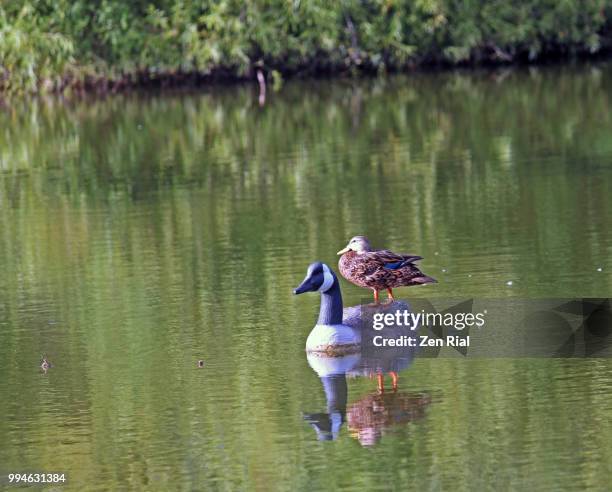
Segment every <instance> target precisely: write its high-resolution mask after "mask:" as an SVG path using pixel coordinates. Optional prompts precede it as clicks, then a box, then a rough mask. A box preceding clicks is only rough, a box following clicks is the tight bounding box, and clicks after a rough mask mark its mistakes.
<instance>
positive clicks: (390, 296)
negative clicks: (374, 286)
mask: <svg viewBox="0 0 612 492" xmlns="http://www.w3.org/2000/svg"><path fill="white" fill-rule="evenodd" d="M387 294H388V299H389V300H390V301H391V302H393V301H395V297H393V289H392V288H391V287H388V288H387Z"/></svg>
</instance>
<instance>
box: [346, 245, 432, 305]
mask: <svg viewBox="0 0 612 492" xmlns="http://www.w3.org/2000/svg"><path fill="white" fill-rule="evenodd" d="M338 254H339V255H342V256H341V257H340V261H339V262H338V268H339V269H340V273H341V274H342V276H343V277H344V278H345V279H347V280H348V281H349V282H352V283H353V284H355V285H358V286H359V287H365V288H367V289H372V291H373V292H374V302H375V303H376V304H378V302H379V297H378V292H379V291H381V290H387V293H388V296H389V300H390V301H393V300H394V297H393V289H394V288H396V287H408V286H411V285H423V284H430V283H435V282H437V281H436V279H434V278H432V277H429V276H427V275H425V274H424V273H423V272H422V271H421V270H419V268H418V267H417V266H416V265H415V262H417V261H418V260H422V259H423V258H422V257H421V256H416V255H409V254H398V253H394V252H393V251H389V250H388V249H372V247H371V246H370V242H369V241H368V238H367V237H365V236H355V237H353V238H351V240H350V241H349V242H348V244H347V245H346V247H345V248H344V249H341V250H340V251H338Z"/></svg>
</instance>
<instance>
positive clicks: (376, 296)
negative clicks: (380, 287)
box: [374, 289, 380, 304]
mask: <svg viewBox="0 0 612 492" xmlns="http://www.w3.org/2000/svg"><path fill="white" fill-rule="evenodd" d="M379 302H380V301H379V297H378V291H377V290H376V289H374V304H378V303H379Z"/></svg>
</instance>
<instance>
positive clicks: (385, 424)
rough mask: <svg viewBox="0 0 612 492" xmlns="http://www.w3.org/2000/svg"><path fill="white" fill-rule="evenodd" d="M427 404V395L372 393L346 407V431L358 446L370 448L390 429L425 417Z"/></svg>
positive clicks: (429, 399)
mask: <svg viewBox="0 0 612 492" xmlns="http://www.w3.org/2000/svg"><path fill="white" fill-rule="evenodd" d="M430 403H431V396H430V395H429V394H427V393H404V392H396V391H394V392H392V393H372V394H369V395H366V396H364V397H362V398H361V399H359V400H358V401H356V402H355V403H353V404H352V405H351V406H350V407H349V409H348V412H347V413H348V427H349V430H350V432H351V435H352V436H354V437H355V438H356V439H358V440H359V442H360V443H361V445H362V446H372V445H374V444H376V443H377V442H378V441H379V440H380V438H381V437H382V435H383V433H384V432H386V431H388V430H390V429H392V428H393V427H394V426H399V425H405V424H408V423H409V422H413V421H416V420H420V419H422V418H423V417H425V409H426V408H427V406H428V405H429V404H430Z"/></svg>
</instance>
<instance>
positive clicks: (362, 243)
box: [338, 236, 372, 255]
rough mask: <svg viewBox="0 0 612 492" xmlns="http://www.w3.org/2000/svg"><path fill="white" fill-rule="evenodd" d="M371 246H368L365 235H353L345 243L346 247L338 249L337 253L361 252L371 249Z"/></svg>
mask: <svg viewBox="0 0 612 492" xmlns="http://www.w3.org/2000/svg"><path fill="white" fill-rule="evenodd" d="M371 250H372V247H371V246H370V241H368V238H367V237H365V236H355V237H352V238H351V240H350V241H349V242H348V244H347V245H346V248H344V249H341V250H340V251H338V254H339V255H343V254H344V253H348V252H349V251H356V252H357V253H363V252H365V251H371Z"/></svg>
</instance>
